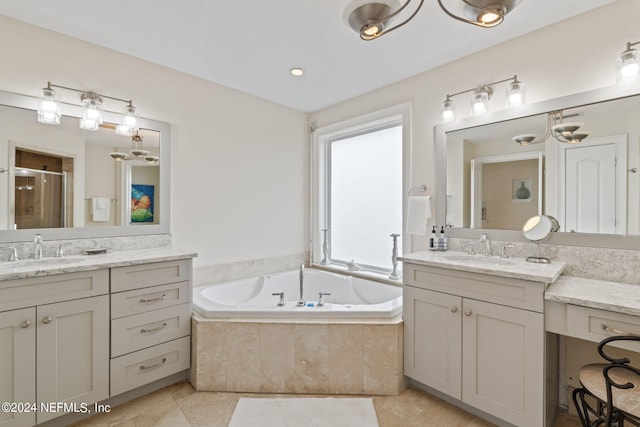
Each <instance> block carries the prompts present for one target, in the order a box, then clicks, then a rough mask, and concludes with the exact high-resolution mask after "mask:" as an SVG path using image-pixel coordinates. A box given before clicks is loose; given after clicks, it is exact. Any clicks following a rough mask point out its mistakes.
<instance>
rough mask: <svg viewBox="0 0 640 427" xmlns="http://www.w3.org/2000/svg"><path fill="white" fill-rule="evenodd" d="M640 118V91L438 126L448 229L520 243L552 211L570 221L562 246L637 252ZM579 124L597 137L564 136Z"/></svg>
mask: <svg viewBox="0 0 640 427" xmlns="http://www.w3.org/2000/svg"><path fill="white" fill-rule="evenodd" d="M639 119H640V95H638V88H637V87H635V88H629V87H613V88H606V89H599V90H594V91H590V92H585V93H581V94H576V95H571V96H567V97H563V98H558V99H554V100H549V101H545V102H541V103H538V104H533V105H529V106H525V107H524V108H522V109H521V110H520V111H519V112H518V111H508V110H505V111H500V112H497V113H494V114H493V115H490V116H488V117H487V118H485V119H484V120H482V119H475V118H473V119H471V118H470V119H467V120H464V121H461V122H459V123H452V124H447V125H438V126H436V154H437V157H438V164H439V167H438V170H437V177H438V182H437V186H438V205H437V216H436V218H437V221H438V224H442V223H445V224H449V225H452V226H453V227H454V228H453V229H452V233H450V235H451V236H452V237H475V234H478V233H474V230H483V231H487V230H492V231H493V233H492V234H494V236H495V237H494V238H498V239H501V240H514V241H519V240H521V235H520V232H519V230H521V229H522V225H523V224H524V223H525V222H526V220H527V219H528V218H529V217H531V216H533V215H543V214H546V215H551V216H553V217H556V218H557V219H558V221H559V223H560V230H559V233H555V234H554V237H553V241H554V243H559V244H570V245H585V246H603V247H619V248H634V247H636V248H637V245H638V244H640V171H639V170H638V168H639V167H640V120H639ZM569 122H571V123H575V122H579V124H580V131H579V132H586V133H588V135H587V137H586V138H584V139H582V140H581V142H580V143H567V142H565V141H566V138H562V137H559V138H555V136H554V135H555V134H557V132H554V130H553V129H554V127H553V126H554V125H558V126H556V128H557V127H562V126H560V124H564V125H565V126H564V127H566V125H568V124H569ZM576 132H577V131H576ZM583 136H584V135H581V137H583ZM523 139H526V140H528V141H529V142H530V144H529V145H526V144H522V145H521V143H522V142H523ZM516 141H518V142H516ZM483 183H484V184H483Z"/></svg>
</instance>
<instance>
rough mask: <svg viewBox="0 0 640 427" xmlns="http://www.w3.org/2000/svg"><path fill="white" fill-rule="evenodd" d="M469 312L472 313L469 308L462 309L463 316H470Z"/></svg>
mask: <svg viewBox="0 0 640 427" xmlns="http://www.w3.org/2000/svg"><path fill="white" fill-rule="evenodd" d="M471 313H472V311H471V310H469V309H466V310H465V311H464V315H465V316H467V317H469V316H471Z"/></svg>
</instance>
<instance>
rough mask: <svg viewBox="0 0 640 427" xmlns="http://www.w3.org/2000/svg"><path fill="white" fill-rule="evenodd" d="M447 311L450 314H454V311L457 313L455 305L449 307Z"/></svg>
mask: <svg viewBox="0 0 640 427" xmlns="http://www.w3.org/2000/svg"><path fill="white" fill-rule="evenodd" d="M449 311H450V312H452V313H455V312H456V311H458V307H456V306H455V305H454V306H451V307H449Z"/></svg>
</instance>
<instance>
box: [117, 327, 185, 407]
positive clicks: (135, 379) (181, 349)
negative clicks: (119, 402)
mask: <svg viewBox="0 0 640 427" xmlns="http://www.w3.org/2000/svg"><path fill="white" fill-rule="evenodd" d="M190 347H191V340H190V337H184V338H180V339H177V340H174V341H169V342H167V343H164V344H160V345H157V346H155V347H150V348H146V349H144V350H140V351H136V352H135V353H130V354H127V355H124V356H120V357H117V358H115V359H111V396H115V395H117V394H120V393H124V392H125V391H128V390H131V389H134V388H136V387H140V386H142V385H145V384H148V383H150V382H153V381H156V380H159V379H161V378H164V377H166V376H168V375H171V374H175V373H177V372H180V371H184V370H185V369H189V366H190V357H191V356H190Z"/></svg>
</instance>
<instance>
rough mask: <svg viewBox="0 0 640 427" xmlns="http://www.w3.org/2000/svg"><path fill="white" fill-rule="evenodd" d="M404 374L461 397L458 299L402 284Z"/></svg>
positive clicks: (460, 299) (460, 301) (459, 313)
mask: <svg viewBox="0 0 640 427" xmlns="http://www.w3.org/2000/svg"><path fill="white" fill-rule="evenodd" d="M403 292H404V304H403V312H404V333H405V336H404V342H405V353H404V371H405V375H407V376H408V377H410V378H413V379H415V380H417V381H419V382H421V383H423V384H425V385H428V386H430V387H433V388H435V389H436V390H439V391H441V392H443V393H446V394H448V395H450V396H452V397H455V398H456V399H460V398H461V391H460V388H461V381H462V379H461V372H460V366H461V363H462V349H461V345H462V343H461V326H462V320H461V310H462V298H460V297H457V296H453V295H449V294H444V293H440V292H433V291H427V290H424V289H419V288H414V287H412V286H405V287H404V291H403Z"/></svg>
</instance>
